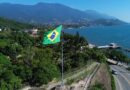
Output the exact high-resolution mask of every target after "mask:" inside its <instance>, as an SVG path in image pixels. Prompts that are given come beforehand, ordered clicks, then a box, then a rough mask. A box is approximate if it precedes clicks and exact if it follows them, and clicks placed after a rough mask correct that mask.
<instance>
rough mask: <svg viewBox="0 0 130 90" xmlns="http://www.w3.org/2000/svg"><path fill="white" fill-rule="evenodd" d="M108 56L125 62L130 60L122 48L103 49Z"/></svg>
mask: <svg viewBox="0 0 130 90" xmlns="http://www.w3.org/2000/svg"><path fill="white" fill-rule="evenodd" d="M103 52H104V54H105V56H106V57H108V58H111V59H114V60H116V61H121V62H125V63H129V62H130V58H128V56H127V55H125V54H124V53H123V52H122V51H121V50H115V49H106V50H103Z"/></svg>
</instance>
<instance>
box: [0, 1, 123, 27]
mask: <svg viewBox="0 0 130 90" xmlns="http://www.w3.org/2000/svg"><path fill="white" fill-rule="evenodd" d="M0 16H1V17H6V18H9V19H14V20H17V21H21V22H27V23H33V24H48V23H50V24H52V23H57V24H61V23H62V24H82V23H83V24H87V25H88V24H92V23H94V24H97V25H98V24H100V23H99V22H98V23H97V20H99V19H102V20H105V21H104V23H105V22H106V20H108V19H109V22H113V21H114V20H115V19H116V18H113V17H109V18H106V17H108V16H106V15H102V14H97V12H96V14H95V12H94V11H90V10H88V11H85V12H84V11H80V10H77V9H73V8H70V7H68V6H65V5H62V4H52V3H38V4H36V5H20V4H10V3H2V4H0ZM113 19H114V20H113ZM117 21H119V22H120V23H124V22H122V21H120V20H118V19H116V22H117ZM118 24H119V23H118Z"/></svg>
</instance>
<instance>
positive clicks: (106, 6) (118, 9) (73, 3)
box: [0, 0, 130, 22]
mask: <svg viewBox="0 0 130 90" xmlns="http://www.w3.org/2000/svg"><path fill="white" fill-rule="evenodd" d="M4 2H9V3H14V4H25V5H32V4H36V3H38V2H47V3H60V4H64V5H67V6H70V7H72V8H75V9H79V10H83V11H85V10H96V11H98V12H101V13H104V14H108V15H110V16H114V17H116V18H119V19H120V20H123V21H126V22H130V0H0V3H4Z"/></svg>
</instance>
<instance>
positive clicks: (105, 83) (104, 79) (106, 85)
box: [90, 64, 112, 90]
mask: <svg viewBox="0 0 130 90" xmlns="http://www.w3.org/2000/svg"><path fill="white" fill-rule="evenodd" d="M90 88H91V89H90V90H93V88H96V90H112V87H111V75H110V73H109V69H108V67H107V65H106V64H101V66H100V68H99V70H98V71H97V73H96V74H95V76H94V78H93V79H92V82H91V84H90Z"/></svg>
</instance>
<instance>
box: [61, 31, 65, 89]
mask: <svg viewBox="0 0 130 90" xmlns="http://www.w3.org/2000/svg"><path fill="white" fill-rule="evenodd" d="M61 44H62V50H61V51H62V60H61V64H62V65H61V66H62V72H61V78H62V79H61V81H62V82H61V88H62V89H63V86H64V52H63V49H64V46H63V32H62V43H61Z"/></svg>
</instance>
